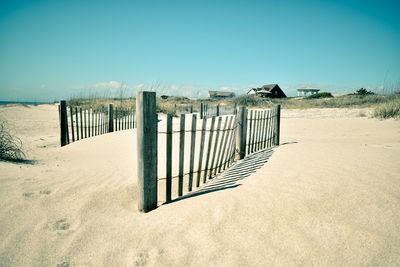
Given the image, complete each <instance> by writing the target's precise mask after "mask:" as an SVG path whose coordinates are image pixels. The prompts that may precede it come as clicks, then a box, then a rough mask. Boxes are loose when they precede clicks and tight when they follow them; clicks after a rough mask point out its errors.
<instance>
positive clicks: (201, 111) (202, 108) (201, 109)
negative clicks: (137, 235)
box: [200, 103, 204, 120]
mask: <svg viewBox="0 0 400 267" xmlns="http://www.w3.org/2000/svg"><path fill="white" fill-rule="evenodd" d="M203 112H204V105H203V103H200V119H201V120H202V119H203Z"/></svg>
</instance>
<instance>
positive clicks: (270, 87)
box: [247, 84, 286, 98]
mask: <svg viewBox="0 0 400 267" xmlns="http://www.w3.org/2000/svg"><path fill="white" fill-rule="evenodd" d="M247 94H248V95H256V96H259V97H269V98H283V97H286V95H285V93H284V92H283V91H282V89H281V88H280V87H279V85H277V84H266V85H263V86H262V87H261V88H252V89H250V90H249V91H248V92H247Z"/></svg>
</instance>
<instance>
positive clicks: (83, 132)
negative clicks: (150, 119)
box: [58, 100, 135, 146]
mask: <svg viewBox="0 0 400 267" xmlns="http://www.w3.org/2000/svg"><path fill="white" fill-rule="evenodd" d="M58 111H59V121H60V138H61V140H60V141H61V146H65V145H67V144H70V143H72V142H75V141H78V140H80V139H84V138H89V137H93V136H97V135H101V134H105V133H109V132H115V131H121V130H127V129H132V128H135V112H134V110H133V109H129V108H114V106H113V104H109V106H108V108H106V107H101V108H97V109H82V108H78V107H72V106H69V107H67V105H66V101H65V100H62V101H60V105H59V106H58Z"/></svg>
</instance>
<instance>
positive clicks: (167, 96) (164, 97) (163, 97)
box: [160, 95, 169, 99]
mask: <svg viewBox="0 0 400 267" xmlns="http://www.w3.org/2000/svg"><path fill="white" fill-rule="evenodd" d="M160 97H161V98H162V99H168V98H169V95H162V96H160Z"/></svg>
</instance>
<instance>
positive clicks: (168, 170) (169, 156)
mask: <svg viewBox="0 0 400 267" xmlns="http://www.w3.org/2000/svg"><path fill="white" fill-rule="evenodd" d="M166 135H167V157H166V177H167V183H166V200H167V201H170V200H171V191H172V114H167V134H166Z"/></svg>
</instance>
